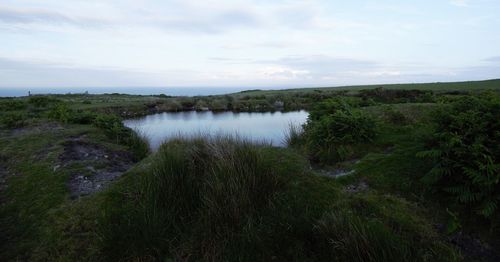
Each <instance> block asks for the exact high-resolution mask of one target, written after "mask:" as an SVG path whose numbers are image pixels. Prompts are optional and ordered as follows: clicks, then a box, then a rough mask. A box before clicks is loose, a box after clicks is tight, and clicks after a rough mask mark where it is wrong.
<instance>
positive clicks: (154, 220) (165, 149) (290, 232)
mask: <svg viewBox="0 0 500 262" xmlns="http://www.w3.org/2000/svg"><path fill="white" fill-rule="evenodd" d="M306 166H307V165H306V161H305V160H304V158H303V157H301V156H300V155H298V154H295V153H294V152H293V151H292V150H289V149H278V148H271V147H267V146H259V145H253V144H251V143H248V142H246V141H241V140H237V139H232V138H227V137H226V138H221V137H217V138H211V139H190V140H185V139H177V140H173V141H170V142H168V143H166V144H164V145H163V146H162V147H161V148H160V150H159V152H158V153H157V154H156V155H154V156H152V157H151V158H150V159H148V161H147V163H143V164H142V166H141V167H138V168H136V169H135V170H134V171H132V172H131V173H130V174H129V175H128V176H127V177H126V178H125V179H124V180H122V181H121V183H119V184H117V185H116V186H115V187H114V188H112V189H111V190H110V191H107V192H103V193H102V194H100V195H96V196H94V199H93V200H91V201H92V203H93V204H94V205H95V204H96V203H99V204H98V205H95V206H94V207H93V208H90V210H86V211H83V210H85V208H81V209H80V212H84V213H89V212H93V211H92V210H94V211H95V210H100V211H99V212H95V213H99V214H98V215H97V218H96V220H95V221H97V222H96V224H95V228H94V233H95V235H94V236H93V237H94V240H96V241H95V242H93V241H89V245H90V246H92V247H86V248H85V249H86V250H87V251H88V250H89V249H90V250H97V252H96V253H95V255H96V256H99V257H101V258H102V257H104V258H105V259H107V260H120V259H125V260H140V261H142V260H168V259H179V260H193V261H197V260H209V261H213V260H217V261H220V260H224V261H227V260H229V261H233V260H237V261H242V260H243V261H254V260H258V261H263V260H265V261H267V260H278V261H285V260H286V261H289V260H293V261H318V260H319V261H346V260H349V261H446V260H450V261H453V260H456V259H457V258H458V256H457V254H456V253H455V251H454V250H453V249H452V248H450V247H449V246H448V245H447V244H445V243H444V242H442V241H441V240H440V239H439V237H438V235H437V234H436V233H435V231H434V229H433V227H432V226H431V225H430V223H429V222H428V221H427V220H426V219H424V218H423V217H422V216H421V215H420V211H419V208H418V207H416V206H414V205H413V204H411V203H409V202H406V201H404V200H401V199H399V198H397V197H394V196H388V195H379V194H377V193H376V192H365V193H363V192H361V193H349V192H346V191H345V190H343V188H342V186H341V185H340V184H339V183H337V182H336V181H334V180H330V179H327V178H322V177H317V176H313V175H310V174H309V173H308V171H307V169H306ZM88 203H90V202H88V201H82V203H81V205H88ZM82 209H83V210H82ZM80 216H82V217H85V216H84V215H80ZM87 216H88V215H87ZM71 224H75V222H74V221H71ZM61 228H64V226H61ZM70 249H71V248H70ZM85 253H86V254H89V252H85ZM75 254H78V252H76V253H75V252H73V253H72V255H75ZM80 258H81V257H80Z"/></svg>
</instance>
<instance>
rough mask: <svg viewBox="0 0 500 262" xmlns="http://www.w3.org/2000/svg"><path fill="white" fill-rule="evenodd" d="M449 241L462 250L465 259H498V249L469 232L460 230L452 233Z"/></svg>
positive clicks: (493, 261) (493, 260)
mask: <svg viewBox="0 0 500 262" xmlns="http://www.w3.org/2000/svg"><path fill="white" fill-rule="evenodd" d="M449 241H450V242H451V243H452V244H454V245H455V246H457V247H458V248H459V249H460V250H461V251H462V254H463V255H464V256H465V258H466V260H469V259H470V260H474V261H476V260H477V259H479V261H491V262H496V261H500V254H499V253H498V250H494V249H493V248H492V247H491V246H489V245H488V244H487V243H485V242H483V241H481V240H480V239H479V238H476V237H474V236H472V235H470V234H465V233H463V232H461V231H460V232H458V233H456V234H454V235H452V236H451V237H450V238H449Z"/></svg>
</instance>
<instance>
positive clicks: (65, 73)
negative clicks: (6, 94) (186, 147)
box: [0, 0, 500, 88]
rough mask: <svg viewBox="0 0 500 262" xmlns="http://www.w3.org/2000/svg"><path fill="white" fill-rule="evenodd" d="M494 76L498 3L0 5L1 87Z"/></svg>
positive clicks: (12, 0)
mask: <svg viewBox="0 0 500 262" xmlns="http://www.w3.org/2000/svg"><path fill="white" fill-rule="evenodd" d="M490 78H500V1H499V0H406V1H401V0H352V1H345V0H343V1H340V0H303V1H294V0H272V1H270V0H225V1H223V0H199V1H198V0H71V1H69V0H68V1H63V0H38V1H36V0H1V1H0V87H1V88H12V87H30V88H32V87H120V86H123V87H134V86H148V87H154V86H161V87H166V86H176V87H181V86H217V87H225V86H231V87H243V86H244V87H247V86H248V87H251V86H253V87H284V86H289V87H294V86H336V85H346V84H366V83H373V84H376V83H396V82H434V81H456V80H478V79H490Z"/></svg>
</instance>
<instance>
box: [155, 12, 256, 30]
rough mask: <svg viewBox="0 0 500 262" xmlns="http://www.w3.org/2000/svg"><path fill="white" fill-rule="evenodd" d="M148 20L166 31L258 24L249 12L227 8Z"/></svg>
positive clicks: (230, 27) (225, 28) (214, 28)
mask: <svg viewBox="0 0 500 262" xmlns="http://www.w3.org/2000/svg"><path fill="white" fill-rule="evenodd" d="M148 22H149V23H151V24H152V25H154V26H156V27H158V28H161V29H164V30H168V31H178V32H184V33H190V32H194V33H208V34H216V33H221V32H224V31H226V30H229V29H234V28H237V27H251V26H256V25H258V22H257V19H256V18H255V17H254V16H253V15H252V14H251V13H249V12H245V11H241V10H229V11H224V12H221V13H215V14H212V13H211V14H207V15H203V16H178V17H166V18H161V17H158V18H154V19H150V20H149V21H148Z"/></svg>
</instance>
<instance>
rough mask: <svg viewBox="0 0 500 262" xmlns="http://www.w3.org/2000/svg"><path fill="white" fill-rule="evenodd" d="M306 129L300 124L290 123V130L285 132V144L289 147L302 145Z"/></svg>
mask: <svg viewBox="0 0 500 262" xmlns="http://www.w3.org/2000/svg"><path fill="white" fill-rule="evenodd" d="M303 133H304V129H303V128H302V126H300V125H296V124H293V123H289V124H288V130H287V131H286V132H285V141H284V144H285V145H287V146H289V147H294V146H300V145H303V143H304V136H303Z"/></svg>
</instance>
